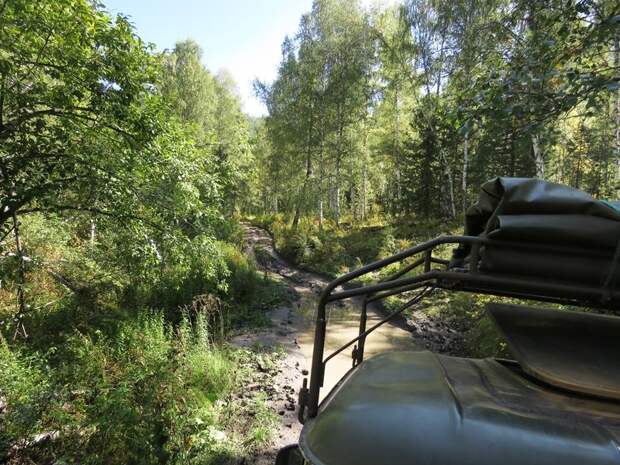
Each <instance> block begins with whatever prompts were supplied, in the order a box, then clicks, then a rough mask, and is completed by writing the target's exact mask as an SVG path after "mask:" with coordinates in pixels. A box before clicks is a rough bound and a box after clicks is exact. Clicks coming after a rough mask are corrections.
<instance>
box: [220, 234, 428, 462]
mask: <svg viewBox="0 0 620 465" xmlns="http://www.w3.org/2000/svg"><path fill="white" fill-rule="evenodd" d="M243 227H244V229H245V244H246V252H247V253H249V254H253V255H254V256H255V257H256V262H257V263H258V265H259V267H260V269H261V270H262V271H263V272H265V273H266V274H268V275H270V276H271V277H272V278H276V279H280V280H283V282H284V283H285V284H286V285H287V287H288V288H289V289H290V291H291V293H292V294H293V296H294V297H293V299H292V302H291V303H289V304H286V305H283V306H280V307H278V308H275V309H273V310H271V311H270V313H269V318H270V319H271V323H272V324H271V326H270V327H269V328H266V329H264V330H258V331H254V332H251V333H243V334H240V335H238V336H236V337H234V338H233V340H232V343H233V344H235V345H237V346H245V347H252V346H257V345H260V346H263V347H265V348H273V349H279V350H283V351H284V357H283V358H282V359H281V361H280V366H279V367H278V368H277V374H276V376H275V379H274V383H273V385H272V386H270V387H269V389H268V390H267V395H268V402H269V403H270V404H271V408H273V409H274V410H275V411H276V412H277V413H278V418H279V420H280V421H279V425H278V431H277V433H276V435H275V438H274V441H272V444H271V445H270V446H269V447H268V448H267V449H266V450H265V451H263V452H262V453H261V454H260V455H259V456H257V457H254V458H253V459H252V461H251V462H250V463H256V464H272V463H274V462H273V461H274V458H275V454H276V453H277V451H278V449H279V448H281V447H283V446H285V445H288V444H292V443H295V442H297V440H298V438H299V433H300V431H301V425H300V424H299V422H298V421H297V416H296V410H297V396H298V393H299V387H300V386H301V383H302V379H303V377H304V375H303V372H304V371H306V370H308V371H309V370H310V363H311V359H312V346H313V341H314V318H315V315H316V313H315V312H316V307H317V302H318V297H319V294H320V292H321V290H322V289H323V287H324V286H325V285H326V284H327V283H328V280H327V279H325V278H323V277H321V276H319V275H317V274H314V273H310V272H307V271H302V270H300V269H298V268H297V267H295V266H293V265H291V264H289V263H288V262H287V261H286V260H284V258H283V257H281V256H280V255H279V254H278V252H277V251H276V250H275V246H274V242H273V239H272V237H271V236H270V235H269V233H268V232H267V231H265V230H264V229H261V228H258V227H255V226H252V225H249V224H244V225H243ZM360 310H361V299H350V300H348V301H347V302H346V303H341V304H334V305H330V306H329V307H328V333H327V341H326V346H325V347H326V353H329V352H330V351H332V350H335V349H337V348H338V347H340V346H341V345H344V344H345V343H346V342H348V341H349V340H351V339H353V338H354V337H356V336H357V334H358V324H359V313H360ZM382 317H383V314H382V313H381V311H380V309H379V308H377V307H375V306H369V308H368V323H369V324H368V326H369V327H370V325H372V324H373V323H375V322H377V321H379V320H380V319H381V318H382ZM415 348H416V346H415V343H414V340H413V338H412V336H411V333H410V332H409V330H408V329H407V326H406V324H403V322H402V321H400V322H399V321H397V322H395V323H394V324H390V323H388V324H385V325H383V326H381V327H380V328H379V329H377V330H376V331H375V332H374V333H373V334H372V335H371V336H369V338H368V341H367V342H366V350H365V354H366V355H367V356H370V355H373V354H376V353H378V352H383V351H387V350H411V349H415ZM350 367H351V357H350V350H345V351H344V352H343V353H342V354H340V355H338V356H336V357H335V358H334V359H332V360H331V361H330V363H329V364H328V366H327V370H326V373H325V381H324V388H323V389H322V395H325V394H327V393H328V392H329V391H330V390H331V388H332V387H333V386H334V385H335V384H336V383H337V382H338V381H339V380H340V378H341V377H342V376H344V374H345V373H346V372H347V371H348V370H349V368H350Z"/></svg>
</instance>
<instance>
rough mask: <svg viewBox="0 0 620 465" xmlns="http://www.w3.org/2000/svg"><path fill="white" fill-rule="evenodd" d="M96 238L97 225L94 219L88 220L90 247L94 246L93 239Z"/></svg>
mask: <svg viewBox="0 0 620 465" xmlns="http://www.w3.org/2000/svg"><path fill="white" fill-rule="evenodd" d="M96 237H97V225H96V223H95V219H94V218H93V219H91V220H90V246H91V247H92V246H93V245H95V239H96Z"/></svg>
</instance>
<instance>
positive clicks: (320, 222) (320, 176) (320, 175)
mask: <svg viewBox="0 0 620 465" xmlns="http://www.w3.org/2000/svg"><path fill="white" fill-rule="evenodd" d="M324 175H325V167H324V166H323V138H322V137H321V145H320V148H319V229H320V230H321V231H322V230H323V177H324Z"/></svg>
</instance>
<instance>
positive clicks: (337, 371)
mask: <svg viewBox="0 0 620 465" xmlns="http://www.w3.org/2000/svg"><path fill="white" fill-rule="evenodd" d="M317 303H318V296H317V295H302V297H301V299H300V300H299V301H298V306H299V310H298V312H296V313H297V315H296V319H297V321H295V323H296V324H295V326H296V332H297V342H298V344H299V346H300V347H299V351H300V352H301V353H302V354H303V356H304V358H305V360H306V363H307V366H306V369H307V370H308V371H309V370H310V366H311V361H312V350H313V347H314V328H315V325H314V322H315V318H316V309H317ZM361 308H362V305H361V299H352V300H348V301H345V302H341V303H333V304H330V305H329V306H328V307H327V319H328V320H327V321H328V323H327V339H326V343H325V353H324V357H323V358H327V357H328V356H329V354H331V353H332V352H334V351H336V350H337V349H339V348H340V347H342V346H343V345H345V344H346V343H347V342H349V341H350V340H352V339H354V338H356V337H357V336H358V334H359V317H360V312H361ZM382 318H384V315H381V314H380V313H379V312H378V310H376V309H375V308H373V307H372V306H371V307H370V308H369V309H368V321H367V323H366V327H367V328H370V327H371V326H372V325H374V324H376V323H378V322H379V321H380V320H381V319H382ZM352 348H353V346H351V347H348V348H347V349H345V350H344V351H343V352H342V353H340V354H338V355H337V356H336V357H334V358H333V359H331V360H330V361H329V362H328V363H327V367H326V370H325V379H324V385H323V389H322V390H321V399H323V398H324V397H325V396H326V395H327V394H328V393H329V392H330V391H331V389H332V388H333V387H334V386H335V385H336V383H337V382H338V381H339V380H340V379H341V378H342V377H343V376H344V375H345V374H346V373H347V371H349V369H350V368H351V364H352V358H351V351H352ZM415 348H416V347H415V345H414V342H413V339H412V337H411V333H409V332H408V331H405V330H404V329H402V328H400V327H398V326H395V325H392V324H390V323H386V324H384V325H382V326H380V327H379V328H378V329H376V330H375V331H373V332H372V333H371V334H370V335H369V336H368V338H367V339H366V344H365V350H364V357H365V358H368V357H371V356H372V355H375V354H378V353H382V352H386V351H393V350H412V349H415Z"/></svg>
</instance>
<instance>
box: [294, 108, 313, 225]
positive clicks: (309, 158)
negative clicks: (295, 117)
mask: <svg viewBox="0 0 620 465" xmlns="http://www.w3.org/2000/svg"><path fill="white" fill-rule="evenodd" d="M311 140H312V115H311V116H310V122H309V123H308V135H307V140H306V176H305V178H304V183H303V184H302V186H301V190H300V191H299V197H298V198H297V205H296V207H295V218H293V224H292V225H291V226H292V228H293V229H296V228H297V226H298V225H299V219H300V217H301V206H302V204H303V203H304V202H305V201H306V191H307V188H308V182H309V181H310V177H311V176H312V150H311V148H310V144H311Z"/></svg>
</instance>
